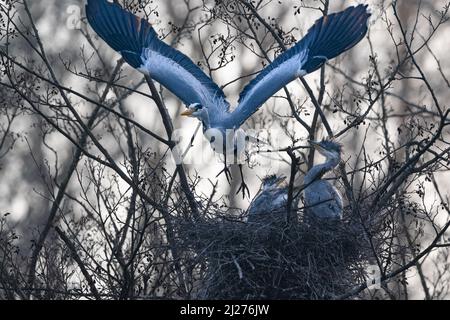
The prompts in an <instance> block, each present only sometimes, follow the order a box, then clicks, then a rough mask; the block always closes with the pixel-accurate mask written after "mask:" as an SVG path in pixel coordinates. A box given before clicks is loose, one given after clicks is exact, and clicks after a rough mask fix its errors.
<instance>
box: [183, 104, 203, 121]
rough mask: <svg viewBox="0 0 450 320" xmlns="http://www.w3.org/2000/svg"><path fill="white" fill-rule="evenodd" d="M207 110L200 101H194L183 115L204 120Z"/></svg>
mask: <svg viewBox="0 0 450 320" xmlns="http://www.w3.org/2000/svg"><path fill="white" fill-rule="evenodd" d="M205 111H206V110H205V109H204V108H203V106H202V105H201V104H200V103H192V104H190V105H189V106H188V107H187V109H186V110H185V111H183V112H182V113H181V115H182V116H186V117H192V118H198V119H200V120H202V119H203V116H204V112H205Z"/></svg>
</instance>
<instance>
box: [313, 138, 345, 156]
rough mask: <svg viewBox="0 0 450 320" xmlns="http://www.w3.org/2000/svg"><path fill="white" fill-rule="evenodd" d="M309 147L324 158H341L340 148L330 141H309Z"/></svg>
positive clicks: (337, 144)
mask: <svg viewBox="0 0 450 320" xmlns="http://www.w3.org/2000/svg"><path fill="white" fill-rule="evenodd" d="M309 143H310V144H311V146H312V147H313V148H314V149H316V150H317V151H318V152H319V153H320V154H321V155H323V156H324V157H326V158H339V159H340V157H341V150H342V146H341V145H340V144H339V143H337V142H335V141H332V140H325V139H324V140H322V141H320V142H316V141H312V140H309Z"/></svg>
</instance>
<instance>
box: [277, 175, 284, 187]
mask: <svg viewBox="0 0 450 320" xmlns="http://www.w3.org/2000/svg"><path fill="white" fill-rule="evenodd" d="M285 180H286V177H280V178H278V181H277V187H281V186H282V185H283V184H284V182H285Z"/></svg>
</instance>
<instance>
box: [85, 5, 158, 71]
mask: <svg viewBox="0 0 450 320" xmlns="http://www.w3.org/2000/svg"><path fill="white" fill-rule="evenodd" d="M86 16H87V20H88V22H89V24H90V25H91V27H92V29H94V31H95V32H96V33H97V34H98V35H99V36H100V38H102V39H103V40H104V41H105V42H106V43H107V44H108V45H109V46H110V47H111V48H113V49H114V50H115V51H117V52H119V53H120V54H121V55H122V57H123V58H124V60H125V61H126V62H128V63H129V64H130V65H131V66H132V67H134V68H139V67H140V66H141V65H142V62H143V61H142V58H141V55H142V51H143V49H144V48H147V47H149V46H150V45H151V43H152V41H153V40H154V39H155V38H156V39H157V37H158V36H157V34H156V32H155V31H154V30H153V28H152V26H151V25H150V24H149V23H148V22H147V21H146V20H145V19H141V18H140V17H138V16H136V15H134V14H132V13H130V12H128V11H126V10H124V9H123V8H122V7H121V6H120V5H119V4H117V3H111V2H108V1H107V0H88V3H87V5H86Z"/></svg>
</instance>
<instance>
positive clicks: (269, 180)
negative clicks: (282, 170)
mask: <svg viewBox="0 0 450 320" xmlns="http://www.w3.org/2000/svg"><path fill="white" fill-rule="evenodd" d="M285 180H286V177H285V176H279V177H277V176H276V175H271V176H267V177H265V178H263V181H262V188H263V190H272V189H276V188H279V187H281V186H282V184H283V182H284V181H285Z"/></svg>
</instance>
